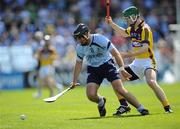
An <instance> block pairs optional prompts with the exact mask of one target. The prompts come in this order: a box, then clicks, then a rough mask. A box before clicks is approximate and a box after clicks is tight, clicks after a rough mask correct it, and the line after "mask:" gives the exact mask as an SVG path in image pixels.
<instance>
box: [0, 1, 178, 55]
mask: <svg viewBox="0 0 180 129" xmlns="http://www.w3.org/2000/svg"><path fill="white" fill-rule="evenodd" d="M131 5H135V6H137V7H140V9H141V12H142V14H143V16H145V20H146V21H147V23H148V24H149V25H150V26H151V28H152V31H153V34H154V42H155V43H158V42H159V40H160V39H163V40H164V41H165V42H168V44H169V41H167V40H168V38H167V36H168V35H169V29H168V25H169V24H172V23H176V20H175V19H176V12H175V9H174V8H175V6H176V5H175V0H162V1H160V0H144V1H143V0H111V7H110V15H111V16H112V17H113V19H114V21H115V22H116V23H117V24H118V25H120V26H122V27H126V24H124V23H123V20H122V19H121V14H120V12H121V11H122V10H123V9H124V8H127V7H129V6H131ZM118 12H119V13H118ZM116 14H117V15H116ZM105 15H106V5H105V1H104V0H99V1H96V2H95V1H94V0H32V1H31V0H1V2H0V46H14V45H29V46H31V47H32V49H33V52H35V51H36V50H37V48H39V46H40V44H39V42H41V41H38V40H36V39H35V38H34V36H33V35H34V34H35V33H36V32H37V31H39V32H42V33H43V34H49V35H51V36H52V43H53V45H54V46H55V47H56V49H57V52H58V54H59V56H61V58H65V57H66V55H67V54H68V53H67V49H69V46H75V45H76V44H75V41H74V39H73V37H72V33H73V30H74V28H75V26H76V25H77V24H78V23H79V22H83V23H86V24H87V25H89V27H90V29H91V32H93V33H94V32H96V31H101V33H103V35H105V36H107V37H108V38H110V39H112V42H113V43H114V44H115V45H116V46H117V47H118V48H119V50H124V49H125V48H126V47H129V46H125V45H124V44H125V42H128V41H127V40H126V39H123V38H122V37H118V36H116V34H115V33H113V31H112V29H111V28H110V27H108V26H107V25H106V24H105V22H104V17H105ZM97 28H98V29H97ZM160 50H161V49H160ZM172 52H173V51H172ZM169 54H172V53H169ZM167 56H169V55H167Z"/></svg>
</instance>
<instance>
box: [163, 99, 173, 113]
mask: <svg viewBox="0 0 180 129" xmlns="http://www.w3.org/2000/svg"><path fill="white" fill-rule="evenodd" d="M162 105H163V106H164V110H165V111H168V110H169V109H171V107H170V104H169V101H168V100H165V101H163V102H162Z"/></svg>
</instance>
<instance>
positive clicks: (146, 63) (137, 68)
mask: <svg viewBox="0 0 180 129" xmlns="http://www.w3.org/2000/svg"><path fill="white" fill-rule="evenodd" d="M129 67H130V68H131V70H132V71H133V72H134V73H135V74H136V75H137V76H138V77H139V79H142V78H143V77H144V72H145V71H146V70H147V69H149V68H150V69H156V67H155V65H153V64H152V60H151V59H149V58H147V59H135V60H134V61H133V62H132V63H131V64H130V65H129Z"/></svg>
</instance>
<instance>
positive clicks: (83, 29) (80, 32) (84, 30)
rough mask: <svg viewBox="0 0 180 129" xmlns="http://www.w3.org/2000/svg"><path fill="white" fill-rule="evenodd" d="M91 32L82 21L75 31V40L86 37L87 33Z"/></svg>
mask: <svg viewBox="0 0 180 129" xmlns="http://www.w3.org/2000/svg"><path fill="white" fill-rule="evenodd" d="M87 32H89V28H88V27H87V26H86V25H85V24H83V23H80V24H78V26H77V28H76V29H75V31H74V33H73V37H74V39H75V40H77V39H79V38H82V37H83V38H84V37H85V33H87Z"/></svg>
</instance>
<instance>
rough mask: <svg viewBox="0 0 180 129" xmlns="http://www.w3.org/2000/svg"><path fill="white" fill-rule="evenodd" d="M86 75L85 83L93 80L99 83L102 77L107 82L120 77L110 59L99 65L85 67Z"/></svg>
mask: <svg viewBox="0 0 180 129" xmlns="http://www.w3.org/2000/svg"><path fill="white" fill-rule="evenodd" d="M87 72H88V77H87V83H90V82H93V83H96V84H98V85H101V83H102V81H103V79H105V78H106V79H107V80H108V81H109V82H112V81H114V80H117V79H120V75H119V72H118V71H117V69H116V66H115V64H114V61H113V60H112V59H110V60H109V61H108V62H106V63H104V64H102V65H100V66H99V67H91V66H88V67H87Z"/></svg>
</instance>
